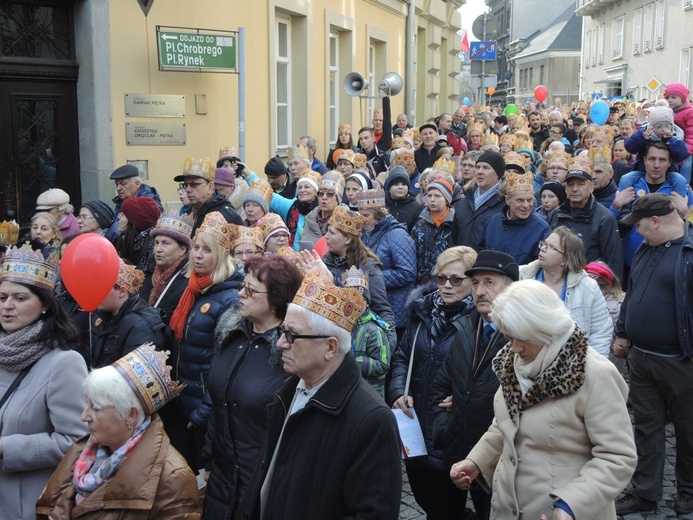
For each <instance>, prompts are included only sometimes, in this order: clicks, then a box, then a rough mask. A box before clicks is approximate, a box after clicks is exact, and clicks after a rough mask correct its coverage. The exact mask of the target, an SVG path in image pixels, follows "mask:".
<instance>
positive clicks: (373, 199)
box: [357, 188, 385, 209]
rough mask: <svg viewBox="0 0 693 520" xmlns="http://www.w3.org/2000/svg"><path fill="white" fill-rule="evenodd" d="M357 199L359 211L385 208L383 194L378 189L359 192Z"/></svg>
mask: <svg viewBox="0 0 693 520" xmlns="http://www.w3.org/2000/svg"><path fill="white" fill-rule="evenodd" d="M357 197H358V207H359V209H379V208H384V207H385V192H384V191H383V190H382V189H380V188H377V189H374V190H365V191H360V192H359V193H358V195H357Z"/></svg>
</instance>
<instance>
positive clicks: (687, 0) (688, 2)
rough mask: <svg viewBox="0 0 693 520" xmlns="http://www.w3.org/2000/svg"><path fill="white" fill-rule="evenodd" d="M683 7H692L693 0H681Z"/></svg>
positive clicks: (686, 8)
mask: <svg viewBox="0 0 693 520" xmlns="http://www.w3.org/2000/svg"><path fill="white" fill-rule="evenodd" d="M683 8H684V9H685V10H688V9H693V0H683Z"/></svg>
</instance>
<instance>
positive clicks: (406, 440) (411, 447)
mask: <svg viewBox="0 0 693 520" xmlns="http://www.w3.org/2000/svg"><path fill="white" fill-rule="evenodd" d="M409 411H410V412H411V413H412V414H413V415H414V418H410V417H407V415H406V414H405V413H404V412H403V411H402V410H399V409H394V410H392V413H393V414H395V419H396V420H397V428H398V429H399V437H400V439H401V441H402V458H403V459H408V458H411V457H421V456H423V455H427V454H428V452H427V451H426V441H424V437H423V432H422V431H421V425H420V424H419V419H418V417H416V412H415V411H414V409H413V408H409Z"/></svg>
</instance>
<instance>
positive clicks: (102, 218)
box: [82, 200, 115, 229]
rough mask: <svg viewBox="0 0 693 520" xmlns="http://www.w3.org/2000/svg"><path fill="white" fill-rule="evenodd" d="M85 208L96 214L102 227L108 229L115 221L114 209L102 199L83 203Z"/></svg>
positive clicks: (95, 216)
mask: <svg viewBox="0 0 693 520" xmlns="http://www.w3.org/2000/svg"><path fill="white" fill-rule="evenodd" d="M82 207H83V208H87V209H88V210H89V211H91V214H92V215H94V218H95V219H96V221H97V222H98V223H99V227H100V228H101V229H108V227H109V226H110V225H111V224H112V223H113V219H114V218H115V217H114V216H113V210H112V209H111V207H110V206H109V205H108V204H106V203H105V202H104V201H102V200H90V201H88V202H85V203H84V204H82Z"/></svg>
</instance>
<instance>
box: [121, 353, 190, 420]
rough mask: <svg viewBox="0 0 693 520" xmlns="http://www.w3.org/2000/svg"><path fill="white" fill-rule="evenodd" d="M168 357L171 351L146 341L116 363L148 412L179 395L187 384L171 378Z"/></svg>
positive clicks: (149, 413) (151, 412)
mask: <svg viewBox="0 0 693 520" xmlns="http://www.w3.org/2000/svg"><path fill="white" fill-rule="evenodd" d="M167 358H168V353H167V352H162V351H160V350H156V349H155V348H154V345H152V344H151V343H145V344H144V345H141V346H139V347H137V348H136V349H135V350H133V351H132V352H129V353H128V354H126V355H125V356H123V357H122V358H120V359H119V360H118V361H116V362H115V363H113V365H112V366H113V368H115V369H116V371H117V372H118V373H119V374H120V375H121V376H122V377H123V378H124V379H125V381H127V383H128V386H129V387H130V390H132V392H133V393H134V394H135V397H137V400H138V401H139V403H140V404H141V405H142V409H143V410H144V413H145V414H147V415H148V416H149V415H152V414H154V413H155V412H156V411H157V410H159V409H161V407H162V406H164V405H165V404H166V403H169V402H171V401H172V400H173V399H175V398H176V397H177V396H178V394H180V393H181V392H182V391H183V388H185V385H184V384H178V382H177V381H173V380H172V379H171V367H170V366H169V365H167V364H166V359H167Z"/></svg>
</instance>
